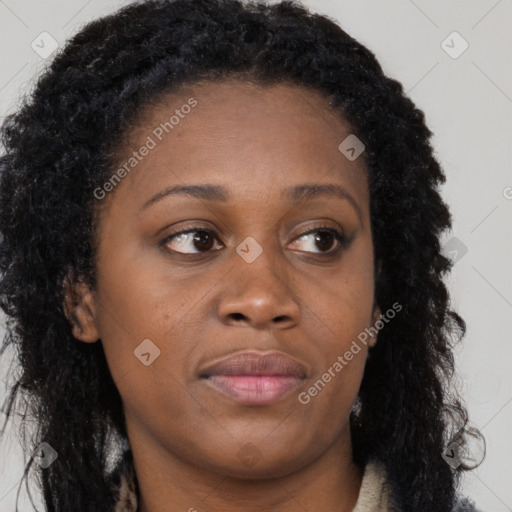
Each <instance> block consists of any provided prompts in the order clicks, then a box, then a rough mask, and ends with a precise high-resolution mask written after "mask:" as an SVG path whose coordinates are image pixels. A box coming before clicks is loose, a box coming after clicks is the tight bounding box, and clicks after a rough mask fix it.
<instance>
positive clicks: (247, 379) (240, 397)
mask: <svg viewBox="0 0 512 512" xmlns="http://www.w3.org/2000/svg"><path fill="white" fill-rule="evenodd" d="M206 381H207V382H209V383H210V384H211V385H212V386H213V387H214V388H215V389H216V390H217V391H220V392H221V393H223V394H225V395H227V396H229V397H231V398H234V399H235V400H237V401H238V402H241V403H243V404H246V405H264V404H270V403H273V402H277V401H278V400H280V399H281V398H283V397H284V396H285V395H287V394H288V393H289V392H290V391H292V390H293V389H296V388H297V387H298V386H299V385H300V383H301V382H302V379H300V378H299V377H293V376H290V375H212V376H211V377H208V379H206Z"/></svg>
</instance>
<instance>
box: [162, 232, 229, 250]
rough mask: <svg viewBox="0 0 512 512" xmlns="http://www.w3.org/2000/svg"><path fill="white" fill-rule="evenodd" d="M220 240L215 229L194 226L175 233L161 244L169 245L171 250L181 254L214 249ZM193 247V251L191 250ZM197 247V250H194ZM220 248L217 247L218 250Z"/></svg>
mask: <svg viewBox="0 0 512 512" xmlns="http://www.w3.org/2000/svg"><path fill="white" fill-rule="evenodd" d="M216 240H218V239H217V237H216V236H215V234H214V233H213V231H211V230H210V229H205V228H203V227H192V228H190V229H187V230H185V231H179V232H178V233H173V234H172V235H170V236H168V237H167V238H165V239H164V240H162V242H161V245H163V246H166V247H169V248H170V250H171V251H174V252H178V253H180V254H199V253H201V252H208V251H211V250H212V247H213V246H214V244H215V241H216ZM190 249H192V251H190ZM194 249H196V251H194ZM218 249H219V248H217V249H215V250H218Z"/></svg>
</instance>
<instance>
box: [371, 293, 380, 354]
mask: <svg viewBox="0 0 512 512" xmlns="http://www.w3.org/2000/svg"><path fill="white" fill-rule="evenodd" d="M380 317H381V312H380V308H379V306H378V305H377V303H374V305H373V313H372V325H371V326H372V327H374V326H375V324H376V323H377V320H379V318H380ZM377 334H378V333H377ZM377 334H375V335H372V336H371V337H370V339H369V341H368V345H369V346H370V347H374V346H375V345H376V344H377Z"/></svg>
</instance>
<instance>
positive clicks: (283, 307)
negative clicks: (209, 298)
mask: <svg viewBox="0 0 512 512" xmlns="http://www.w3.org/2000/svg"><path fill="white" fill-rule="evenodd" d="M233 263H234V265H235V267H236V268H234V269H233V271H231V272H229V274H228V276H227V279H228V282H226V283H225V287H224V290H223V293H222V297H221V299H220V301H219V303H218V315H219V318H220V319H221V321H222V322H223V323H224V324H225V325H238V326H241V325H244V324H245V325H246V326H248V327H253V328H255V329H275V328H279V329H290V328H292V327H293V326H295V325H297V324H298V323H299V318H300V305H299V301H298V297H297V296H296V294H295V293H294V291H293V289H292V288H293V286H292V285H291V283H290V279H289V278H287V277H286V275H285V274H286V273H285V272H284V268H283V267H282V266H280V267H279V268H278V266H277V265H276V259H275V258H271V257H270V255H269V251H263V252H262V253H261V255H260V256H259V257H258V258H257V259H256V260H255V261H253V262H252V263H247V262H246V261H244V260H243V259H242V258H240V257H239V256H238V255H235V256H234V262H233ZM281 265H283V264H281Z"/></svg>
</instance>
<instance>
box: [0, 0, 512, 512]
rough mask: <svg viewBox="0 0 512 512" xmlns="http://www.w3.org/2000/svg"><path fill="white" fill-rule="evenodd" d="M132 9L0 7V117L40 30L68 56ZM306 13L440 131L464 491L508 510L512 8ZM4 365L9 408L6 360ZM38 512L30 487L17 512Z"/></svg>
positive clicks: (2, 505)
mask: <svg viewBox="0 0 512 512" xmlns="http://www.w3.org/2000/svg"><path fill="white" fill-rule="evenodd" d="M126 3H127V2H122V1H120V0H117V1H114V0H47V1H44V2H41V1H38V0H0V56H1V58H0V66H1V67H0V116H2V118H3V117H4V116H5V115H6V114H7V113H9V112H12V111H13V110H14V109H15V108H16V106H17V104H18V101H19V97H20V94H21V93H22V92H23V91H26V90H28V88H30V87H31V86H32V84H33V83H34V78H35V77H36V76H37V75H38V74H39V73H40V72H41V71H42V70H43V68H44V67H45V66H46V65H47V64H48V62H49V61H50V60H51V58H52V57H51V56H50V57H49V58H46V59H45V58H44V56H41V55H39V54H38V53H36V51H35V50H34V49H33V47H37V44H39V46H42V43H41V42H40V41H41V37H45V38H47V39H46V41H50V42H51V39H49V38H48V36H47V35H41V34H42V33H43V32H47V33H48V34H49V35H50V36H51V38H53V40H55V42H56V43H55V44H58V45H59V46H62V45H63V44H64V42H65V41H66V39H68V38H69V37H70V36H71V35H72V34H74V33H75V32H76V31H78V29H79V28H80V27H81V26H83V24H84V23H86V22H88V21H90V20H92V19H94V18H97V17H99V16H102V15H104V14H107V13H110V12H112V11H114V10H115V9H116V8H117V7H120V6H122V5H125V4H126ZM304 5H305V6H307V7H310V8H311V9H312V10H314V11H317V12H320V13H323V14H327V15H328V16H330V17H331V18H333V19H335V20H337V22H338V23H339V24H340V25H341V27H342V28H343V29H344V30H346V31H347V32H348V33H349V34H351V35H352V36H354V37H355V38H356V39H358V40H359V41H360V42H361V43H363V44H364V45H366V46H367V47H368V48H369V49H370V50H371V51H373V52H374V53H375V54H376V56H377V58H378V59H379V61H380V63H381V65H382V66H383V68H384V71H385V72H386V74H388V75H389V76H392V77H394V78H396V79H398V80H399V81H400V82H401V83H402V84H403V85H404V88H405V90H406V91H407V94H408V95H409V97H410V98H411V99H412V100H413V101H414V102H415V103H416V105H417V106H418V107H419V108H420V109H422V110H423V111H424V112H425V115H426V120H427V124H428V126H429V128H430V129H431V130H432V131H433V132H434V139H433V143H434V147H435V150H436V155H437V158H438V159H439V161H440V162H441V163H442V165H443V168H444V170H445V173H446V175H447V183H446V185H445V186H444V188H443V190H442V194H443V197H444V198H445V200H446V201H447V202H448V204H449V205H450V208H451V212H452V214H453V217H454V226H453V230H452V232H450V233H447V234H446V236H445V237H444V239H443V243H444V244H445V250H446V251H447V253H448V252H452V254H453V255H454V254H455V253H453V251H454V250H456V251H457V256H454V257H456V258H457V259H458V261H457V263H456V264H455V267H454V269H453V272H452V274H451V275H450V276H449V278H448V279H447V282H448V284H449V287H450V290H451V293H452V298H453V306H454V308H455V309H456V310H457V311H458V312H459V313H460V314H461V315H462V317H463V318H464V319H465V320H466V322H467V324H468V332H467V335H466V337H465V338H464V340H463V342H462V343H461V344H460V345H459V346H458V348H457V350H456V355H457V368H458V372H459V375H460V389H461V391H462V393H463V396H464V397H465V399H466V401H467V406H468V409H469V413H470V419H471V421H472V423H474V424H475V425H476V426H478V427H479V428H480V429H481V430H482V432H483V434H484V435H485V437H486V441H487V455H486V458H485V461H484V463H483V464H482V465H481V466H480V467H479V468H478V469H477V470H476V471H474V472H472V473H471V474H470V475H467V476H466V477H465V479H464V481H463V486H462V489H461V490H462V492H463V493H464V494H466V495H468V496H470V497H472V498H473V499H474V500H475V501H476V503H477V505H478V506H479V507H480V508H481V509H482V510H483V511H486V512H505V511H512V486H511V485H510V484H511V475H512V462H511V461H512V435H511V428H512V376H511V371H510V370H511V362H512V343H511V339H512V336H511V334H512V329H511V318H512V279H511V266H512V265H511V262H512V258H511V256H512V250H511V245H512V244H511V238H512V229H511V227H512V226H511V224H512V223H511V219H512V216H511V208H512V173H511V163H512V156H511V152H512V150H511V147H512V144H511V135H512V116H511V112H512V58H511V57H512V45H511V40H512V36H511V34H512V31H511V26H512V25H511V21H512V0H485V1H484V0H471V1H470V0H463V1H447V0H439V1H432V0H415V1H413V0H387V1H385V0H307V1H305V2H304ZM454 32H456V33H454ZM45 47H46V48H51V46H49V44H45ZM39 53H41V51H40V52H39ZM0 363H1V364H0V370H1V375H0V377H1V379H2V380H1V381H0V386H1V387H0V399H1V400H2V402H3V400H4V396H5V369H6V366H7V364H8V358H6V357H4V358H3V360H2V361H0ZM0 420H3V414H1V413H0ZM16 435H17V427H16V426H15V425H14V426H13V428H11V429H10V435H9V436H8V437H7V438H6V439H3V440H1V443H0V511H1V512H11V511H14V509H15V508H14V503H15V498H16V492H17V488H18V485H17V484H18V482H19V480H20V477H21V474H22V469H23V460H24V458H23V454H22V452H21V449H20V447H19V444H18V442H17V440H16V439H17V437H16ZM63 435H65V433H63ZM39 509H42V506H39ZM32 510H33V507H31V506H30V503H29V501H28V499H27V498H26V493H25V491H24V488H23V491H22V493H21V499H20V511H21V512H29V511H32Z"/></svg>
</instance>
